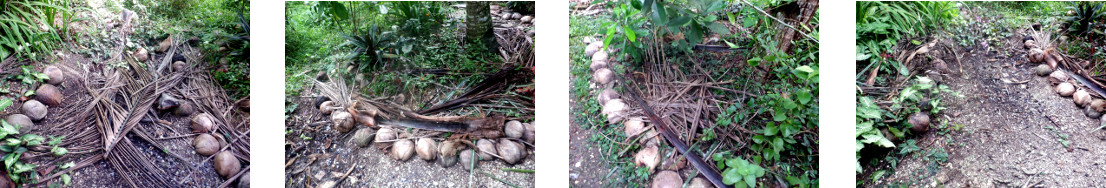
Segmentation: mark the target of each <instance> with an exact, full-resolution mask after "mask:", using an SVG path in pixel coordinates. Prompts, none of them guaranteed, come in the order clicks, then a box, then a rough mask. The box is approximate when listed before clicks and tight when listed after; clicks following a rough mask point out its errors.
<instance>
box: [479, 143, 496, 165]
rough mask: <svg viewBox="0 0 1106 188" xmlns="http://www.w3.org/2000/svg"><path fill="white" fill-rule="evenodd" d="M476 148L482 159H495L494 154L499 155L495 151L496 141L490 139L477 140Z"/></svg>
mask: <svg viewBox="0 0 1106 188" xmlns="http://www.w3.org/2000/svg"><path fill="white" fill-rule="evenodd" d="M476 149H477V150H478V151H479V152H478V153H476V154H477V155H479V156H480V160H482V161H487V160H492V159H495V158H493V156H492V155H499V154H497V153H496V151H495V141H492V140H488V139H480V140H477V141H476Z"/></svg>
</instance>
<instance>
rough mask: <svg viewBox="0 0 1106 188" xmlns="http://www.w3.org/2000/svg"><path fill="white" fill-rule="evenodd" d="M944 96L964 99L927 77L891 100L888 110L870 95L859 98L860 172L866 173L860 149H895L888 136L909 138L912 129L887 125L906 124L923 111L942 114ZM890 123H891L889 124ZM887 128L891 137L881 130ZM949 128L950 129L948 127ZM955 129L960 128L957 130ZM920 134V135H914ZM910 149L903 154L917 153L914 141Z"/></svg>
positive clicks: (857, 170)
mask: <svg viewBox="0 0 1106 188" xmlns="http://www.w3.org/2000/svg"><path fill="white" fill-rule="evenodd" d="M941 93H947V94H951V95H953V96H961V95H960V94H959V93H958V92H955V91H952V90H951V89H949V87H948V86H945V85H937V84H936V83H935V82H933V80H930V79H929V78H927V77H917V79H916V80H915V82H913V83H912V84H911V85H909V86H907V87H905V88H903V89H902V90H901V91H899V95H898V96H896V97H894V98H892V99H891V103H892V104H891V106H889V107H888V108H887V109H886V110H885V109H883V108H881V107H880V106H878V105H876V102H875V101H874V100H873V99H872V98H871V97H869V96H857V106H856V157H857V161H856V172H858V173H860V172H863V169H862V167H861V164H860V157H861V156H860V150H861V149H863V148H865V147H866V146H868V145H874V146H878V147H884V148H894V147H896V145H895V143H892V142H891V140H890V139H888V138H887V137H896V138H905V136H906V134H907V133H908V132H906V131H907V130H909V127H910V126H912V125H910V124H909V123H905V122H904V123H901V124H887V123H885V122H903V121H904V120H906V119H907V118H908V117H909V116H910V115H911V114H913V113H916V112H923V113H926V114H939V113H941V111H942V110H944V109H945V107H944V106H942V105H941V99H942V98H941V95H940V94H941ZM887 120H890V121H887ZM884 128H885V129H887V132H889V133H891V135H884V133H883V132H882V130H881V129H884ZM946 128H947V127H946ZM953 128H954V129H958V128H956V127H953ZM912 134H917V133H912ZM908 142H909V145H908V146H907V147H908V148H903V149H902V150H903V151H900V153H909V152H912V151H916V150H917V146H914V145H913V142H912V140H911V141H908ZM911 146H913V147H911Z"/></svg>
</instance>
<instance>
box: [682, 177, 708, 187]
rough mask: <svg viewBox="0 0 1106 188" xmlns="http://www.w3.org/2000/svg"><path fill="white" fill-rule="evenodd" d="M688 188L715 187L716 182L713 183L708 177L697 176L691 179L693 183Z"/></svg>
mask: <svg viewBox="0 0 1106 188" xmlns="http://www.w3.org/2000/svg"><path fill="white" fill-rule="evenodd" d="M687 188H714V184H711V183H710V182H709V181H707V179H703V178H700V177H695V178H692V179H691V184H688V185H687Z"/></svg>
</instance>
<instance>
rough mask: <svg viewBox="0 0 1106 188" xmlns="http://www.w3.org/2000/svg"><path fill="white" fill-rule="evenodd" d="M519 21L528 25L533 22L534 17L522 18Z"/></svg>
mask: <svg viewBox="0 0 1106 188" xmlns="http://www.w3.org/2000/svg"><path fill="white" fill-rule="evenodd" d="M519 20H520V21H522V23H530V21H532V20H534V17H533V16H523V17H522V18H521V19H519Z"/></svg>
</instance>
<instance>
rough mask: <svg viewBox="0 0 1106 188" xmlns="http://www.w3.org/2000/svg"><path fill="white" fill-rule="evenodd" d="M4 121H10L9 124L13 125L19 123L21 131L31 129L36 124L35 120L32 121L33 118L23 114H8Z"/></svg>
mask: <svg viewBox="0 0 1106 188" xmlns="http://www.w3.org/2000/svg"><path fill="white" fill-rule="evenodd" d="M4 122H8V124H12V125H18V126H19V132H21V133H25V132H28V131H31V129H32V128H34V126H35V124H34V122H31V118H30V117H27V115H23V114H12V115H8V116H6V117H4Z"/></svg>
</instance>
